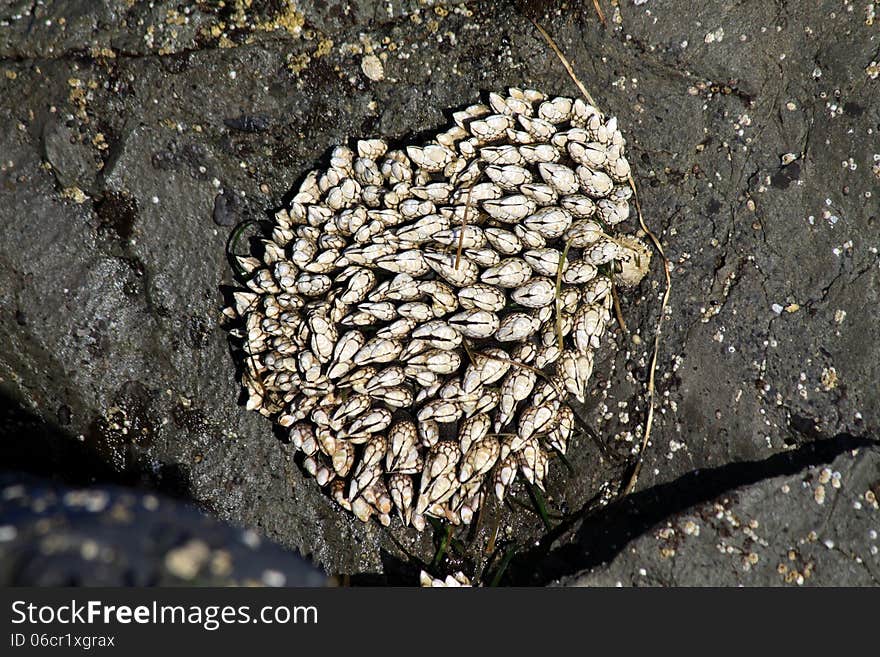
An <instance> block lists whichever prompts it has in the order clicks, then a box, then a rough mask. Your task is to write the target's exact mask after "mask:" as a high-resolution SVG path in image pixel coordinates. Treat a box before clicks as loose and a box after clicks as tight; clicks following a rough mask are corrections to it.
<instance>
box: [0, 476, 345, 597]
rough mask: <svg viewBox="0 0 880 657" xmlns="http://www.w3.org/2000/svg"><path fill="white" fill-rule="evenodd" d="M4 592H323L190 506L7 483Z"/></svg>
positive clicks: (245, 533)
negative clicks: (80, 588) (46, 589)
mask: <svg viewBox="0 0 880 657" xmlns="http://www.w3.org/2000/svg"><path fill="white" fill-rule="evenodd" d="M0 518H2V521H0V583H2V584H3V586H324V585H326V584H327V583H328V581H329V580H328V578H327V577H326V575H324V574H323V573H322V572H321V571H320V570H318V569H317V568H316V567H315V566H313V565H312V564H310V563H309V562H308V561H306V560H305V559H302V558H300V557H297V556H295V555H292V554H291V553H290V552H289V551H287V550H284V549H283V548H281V547H279V546H278V545H274V544H272V543H270V542H269V541H266V540H265V539H263V538H261V537H260V536H259V534H257V532H255V531H253V530H251V529H248V530H243V529H235V528H232V527H229V526H228V525H226V524H224V523H221V522H217V521H216V520H213V519H211V518H209V517H207V516H205V515H204V514H202V513H201V512H199V511H198V510H197V509H195V508H193V507H192V506H191V505H186V504H182V503H180V502H176V501H174V500H170V499H168V498H166V497H163V496H160V495H155V494H154V493H150V492H143V491H135V490H129V489H125V488H120V487H118V486H90V487H68V486H63V485H58V484H53V483H51V482H47V481H45V480H41V479H38V478H36V477H22V476H20V475H10V474H4V475H0Z"/></svg>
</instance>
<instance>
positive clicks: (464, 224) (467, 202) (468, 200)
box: [455, 176, 479, 269]
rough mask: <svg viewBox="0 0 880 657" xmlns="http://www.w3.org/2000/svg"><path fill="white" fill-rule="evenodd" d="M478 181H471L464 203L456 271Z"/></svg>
mask: <svg viewBox="0 0 880 657" xmlns="http://www.w3.org/2000/svg"><path fill="white" fill-rule="evenodd" d="M478 178H479V176H477V179H478ZM477 179H474V180H473V181H471V184H470V186H469V187H468V190H467V198H466V199H465V201H464V216H462V218H461V227H460V228H459V230H460V231H461V234H460V235H459V236H458V250H457V251H456V252H455V268H456V269H458V266H459V265H460V264H461V251H462V249H463V248H464V229H465V228H467V220H468V212H470V209H471V190H472V189H473V188H474V183H476V182H477Z"/></svg>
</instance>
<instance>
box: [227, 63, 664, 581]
mask: <svg viewBox="0 0 880 657" xmlns="http://www.w3.org/2000/svg"><path fill="white" fill-rule="evenodd" d="M363 68H364V73H365V74H366V75H367V76H368V77H369V78H370V79H372V80H380V79H381V77H382V67H381V62H379V61H378V59H377V58H375V57H373V56H367V57H365V58H364V60H363ZM453 118H454V120H455V125H453V126H452V127H450V128H448V129H446V130H444V131H442V132H440V133H438V134H437V136H436V139H434V140H429V141H427V142H425V143H420V144H409V145H407V146H405V147H403V148H401V149H398V150H389V147H388V144H387V142H386V141H385V140H384V139H364V140H361V141H358V142H357V143H356V145H355V146H354V147H353V148H349V147H347V146H339V147H337V148H335V149H334V150H333V152H332V154H331V157H330V166H329V168H328V169H327V170H324V171H314V172H311V173H310V174H308V175H307V176H305V178H304V179H303V182H302V184H301V185H300V187H299V188H298V190H296V193H295V195H294V196H293V198H292V200H291V202H290V205H289V207H287V208H284V209H283V210H280V211H278V212H277V213H275V225H274V226H272V228H271V230H270V231H268V239H264V240H262V242H261V243H260V245H259V248H257V249H256V250H255V252H254V253H252V254H249V255H245V256H237V257H236V263H237V265H238V269H239V271H240V272H241V274H242V276H243V280H242V285H241V289H238V290H236V291H235V292H234V293H233V294H232V298H231V303H230V307H229V308H226V309H225V310H224V315H225V316H226V317H227V318H228V319H230V320H231V322H230V329H231V331H230V334H231V336H232V337H233V339H234V340H238V344H239V346H240V347H241V352H242V354H243V357H244V360H243V368H242V369H243V373H242V385H243V387H244V388H245V391H246V397H247V409H248V410H256V411H258V412H260V413H262V414H263V415H266V416H268V417H270V418H272V419H273V420H274V421H275V422H277V423H278V424H279V425H280V426H281V427H284V428H285V429H286V430H287V431H288V432H289V436H290V441H291V445H292V446H293V448H294V449H295V450H297V451H301V452H303V454H304V457H305V460H304V461H303V468H304V470H305V471H306V472H308V473H309V474H311V475H312V476H314V477H315V479H316V480H317V483H318V484H319V485H320V486H322V487H324V488H325V489H326V490H327V493H328V495H329V496H330V497H331V498H332V499H333V500H335V501H336V502H337V503H338V504H339V505H340V507H342V508H343V509H345V510H346V511H349V512H351V513H352V514H354V515H355V516H356V517H357V518H359V519H361V520H363V521H365V522H366V521H368V520H369V519H370V518H372V517H375V518H376V519H377V520H378V521H379V522H380V523H382V524H383V525H387V524H389V523H390V522H394V521H395V520H393V518H396V519H397V520H398V521H400V522H402V523H403V524H404V525H411V526H413V527H415V528H416V529H418V530H421V529H423V528H424V527H425V516H426V515H428V516H435V517H439V518H443V519H446V520H448V521H450V522H453V523H460V522H464V523H469V522H471V520H472V519H473V518H474V517H476V512H477V511H478V510H479V507H480V505H481V503H482V502H483V500H484V499H485V498H486V496H488V495H491V494H493V493H494V494H495V495H496V496H497V497H498V498H503V497H504V496H505V494H506V493H507V491H508V490H509V489H510V487H511V486H513V485H514V484H515V482H516V481H517V476H518V474H521V475H522V480H524V481H528V482H530V483H532V484H534V485H536V486H538V487H541V488H543V486H544V484H545V481H546V478H547V477H548V476H561V472H559V471H558V468H555V463H554V460H553V459H552V456H553V455H554V454H555V453H557V452H558V453H561V454H565V452H566V450H568V449H569V447H570V439H571V437H572V435H573V433H574V425H575V420H574V418H575V417H576V416H575V413H574V411H573V409H572V406H573V405H576V404H577V403H582V402H583V401H584V400H585V398H586V396H587V394H589V385H590V377H591V375H592V371H593V366H594V362H596V359H595V353H596V351H597V350H598V349H600V348H602V347H603V346H606V347H607V346H613V345H609V341H608V340H607V339H606V338H605V335H606V332H607V329H608V327H609V326H610V325H612V314H611V303H612V297H611V290H612V285H613V284H614V283H615V282H616V283H619V285H620V291H621V292H625V291H626V289H627V288H631V287H633V286H635V285H637V284H638V283H639V281H640V280H641V279H642V278H643V277H644V275H645V274H646V272H647V268H648V264H649V262H650V253H649V251H648V249H647V247H646V245H645V244H644V243H643V242H642V241H640V240H638V239H637V238H635V237H633V236H631V235H627V234H626V226H627V219H629V216H630V205H629V200H630V199H631V197H632V191H631V189H630V188H629V186H628V185H627V184H625V181H626V180H628V178H629V176H630V167H629V163H628V161H627V159H626V157H625V154H624V149H625V145H626V142H625V140H624V139H623V136H622V135H621V133H620V131H619V130H618V126H617V121H616V119H614V118H608V119H606V117H604V116H603V115H602V114H601V113H600V112H599V111H598V110H597V109H596V108H595V107H592V106H591V105H588V104H586V103H584V102H583V101H581V100H580V99H574V100H573V99H570V98H562V97H549V96H546V95H545V94H542V93H540V92H538V91H535V90H531V89H527V90H524V89H510V90H508V91H507V92H503V93H497V94H495V93H493V94H490V95H489V99H488V104H487V105H484V104H474V105H471V106H469V107H467V108H466V109H464V110H461V111H459V112H455V113H454V114H453ZM423 582H424V583H429V584H432V585H439V584H441V583H442V584H445V585H466V584H467V583H468V582H467V580H466V579H464V578H463V576H462V577H456V578H447V580H444V581H441V580H434V579H433V578H430V577H428V576H424V577H423Z"/></svg>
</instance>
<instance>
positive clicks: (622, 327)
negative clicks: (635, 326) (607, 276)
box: [611, 278, 629, 335]
mask: <svg viewBox="0 0 880 657" xmlns="http://www.w3.org/2000/svg"><path fill="white" fill-rule="evenodd" d="M611 280H614V279H613V278H612V279H611ZM611 299H612V300H613V301H614V314H615V315H617V323H618V324H620V330H621V331H623V334H624V335H627V334H628V333H629V329H627V328H626V320H625V319H624V318H623V311H622V310H621V309H620V296H619V295H618V294H617V286H615V285H612V286H611Z"/></svg>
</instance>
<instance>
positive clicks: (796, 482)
mask: <svg viewBox="0 0 880 657" xmlns="http://www.w3.org/2000/svg"><path fill="white" fill-rule="evenodd" d="M878 493H880V449H878V448H877V447H876V446H873V447H867V448H864V447H863V448H861V449H854V450H852V451H851V452H846V453H844V454H841V455H840V456H838V457H837V458H836V459H835V460H834V461H832V462H831V463H829V464H828V465H825V466H813V467H808V468H805V469H804V470H802V471H800V472H797V473H796V474H792V475H785V476H779V477H773V478H769V479H764V480H761V481H759V482H757V483H755V484H752V485H750V486H744V487H742V488H736V489H733V490H730V491H728V492H727V493H725V494H723V495H721V496H719V497H717V498H715V499H713V500H708V501H706V502H703V503H701V504H698V505H696V506H692V507H690V508H688V509H684V510H682V511H681V512H679V513H675V514H673V515H671V516H670V517H668V518H666V519H664V520H663V521H661V522H660V523H658V524H656V525H654V526H653V527H651V528H650V529H649V530H648V531H647V532H645V534H644V535H642V536H640V537H638V538H636V539H635V540H633V541H631V542H630V543H628V544H627V545H626V546H624V547H623V548H622V549H621V550H620V552H619V553H618V554H617V555H616V556H615V558H614V559H613V560H612V561H611V562H609V563H607V564H603V565H601V566H597V567H594V568H592V569H590V570H588V571H586V572H583V573H581V574H579V575H576V576H572V577H567V578H564V579H563V580H561V581H560V582H559V583H560V584H563V585H566V586H619V585H624V586H682V585H685V586H781V585H795V586H878V585H880V536H878V532H880V507H878V504H877V500H878Z"/></svg>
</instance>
